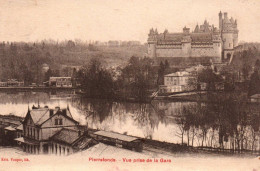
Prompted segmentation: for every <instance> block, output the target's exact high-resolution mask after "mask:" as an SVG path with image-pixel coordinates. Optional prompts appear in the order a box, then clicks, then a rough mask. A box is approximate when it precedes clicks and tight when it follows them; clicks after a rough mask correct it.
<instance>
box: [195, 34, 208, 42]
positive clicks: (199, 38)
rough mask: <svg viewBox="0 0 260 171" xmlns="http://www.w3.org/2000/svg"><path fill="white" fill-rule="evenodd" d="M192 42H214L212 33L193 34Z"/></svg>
mask: <svg viewBox="0 0 260 171" xmlns="http://www.w3.org/2000/svg"><path fill="white" fill-rule="evenodd" d="M191 40H192V42H212V34H211V33H191Z"/></svg>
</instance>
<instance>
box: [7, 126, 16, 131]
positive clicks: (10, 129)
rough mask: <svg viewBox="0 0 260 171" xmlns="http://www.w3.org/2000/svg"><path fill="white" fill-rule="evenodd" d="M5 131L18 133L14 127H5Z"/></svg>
mask: <svg viewBox="0 0 260 171" xmlns="http://www.w3.org/2000/svg"><path fill="white" fill-rule="evenodd" d="M5 130H8V131H16V129H15V128H13V127H12V126H8V127H5Z"/></svg>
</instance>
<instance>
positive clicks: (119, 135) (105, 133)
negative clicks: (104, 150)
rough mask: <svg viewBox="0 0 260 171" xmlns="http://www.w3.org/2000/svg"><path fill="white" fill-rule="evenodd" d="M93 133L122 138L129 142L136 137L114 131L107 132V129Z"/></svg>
mask: <svg viewBox="0 0 260 171" xmlns="http://www.w3.org/2000/svg"><path fill="white" fill-rule="evenodd" d="M94 134H95V135H101V136H104V137H110V138H114V139H119V140H122V141H128V142H131V141H134V140H137V139H138V138H136V137H132V136H128V135H123V134H119V133H114V132H108V131H97V132H95V133H94Z"/></svg>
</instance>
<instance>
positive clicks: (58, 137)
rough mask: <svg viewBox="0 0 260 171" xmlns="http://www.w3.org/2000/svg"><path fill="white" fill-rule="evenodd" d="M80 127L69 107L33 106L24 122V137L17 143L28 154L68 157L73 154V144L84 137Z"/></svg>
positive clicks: (18, 139)
mask: <svg viewBox="0 0 260 171" xmlns="http://www.w3.org/2000/svg"><path fill="white" fill-rule="evenodd" d="M78 126H79V123H78V122H77V121H76V120H74V119H73V117H72V115H71V112H70V109H69V107H67V108H65V109H61V108H60V107H56V108H55V109H50V108H48V106H45V107H40V106H38V107H35V106H33V107H32V110H30V109H28V112H27V114H26V117H25V119H24V121H23V137H20V138H17V139H16V141H18V142H20V144H21V146H22V148H23V150H24V151H25V152H28V153H33V154H60V155H67V154H70V153H72V152H73V147H72V145H73V143H74V142H76V141H77V140H78V139H81V138H82V136H84V135H83V134H82V133H81V132H80V130H79V129H78Z"/></svg>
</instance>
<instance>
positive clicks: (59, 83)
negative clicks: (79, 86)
mask: <svg viewBox="0 0 260 171" xmlns="http://www.w3.org/2000/svg"><path fill="white" fill-rule="evenodd" d="M49 86H51V87H72V81H71V77H50V79H49Z"/></svg>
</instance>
